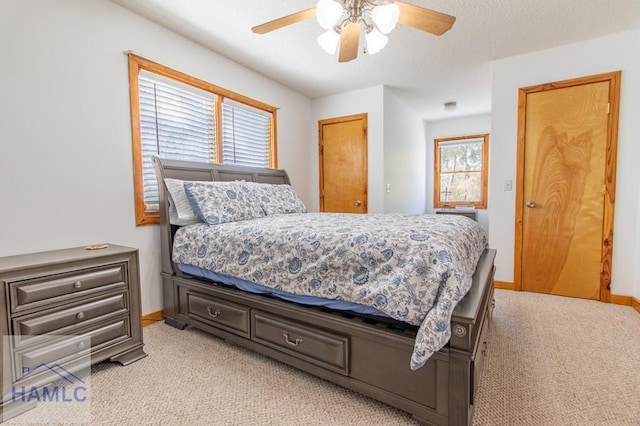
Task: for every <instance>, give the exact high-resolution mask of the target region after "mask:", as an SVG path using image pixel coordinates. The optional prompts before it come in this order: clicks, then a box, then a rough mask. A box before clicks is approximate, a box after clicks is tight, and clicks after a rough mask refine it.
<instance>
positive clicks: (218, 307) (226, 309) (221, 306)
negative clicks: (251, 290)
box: [187, 293, 249, 337]
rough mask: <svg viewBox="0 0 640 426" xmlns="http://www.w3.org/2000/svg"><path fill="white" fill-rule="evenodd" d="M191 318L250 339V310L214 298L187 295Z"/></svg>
mask: <svg viewBox="0 0 640 426" xmlns="http://www.w3.org/2000/svg"><path fill="white" fill-rule="evenodd" d="M187 301H188V310H189V311H188V312H189V316H190V317H192V318H195V319H197V320H199V321H202V322H204V323H207V324H210V325H214V326H216V327H218V328H221V329H223V330H227V331H230V332H232V333H235V334H239V335H241V336H244V337H249V308H247V307H246V306H242V305H238V304H236V303H233V302H229V301H226V300H222V299H216V298H214V297H209V296H206V297H203V296H197V295H195V294H192V293H188V294H187Z"/></svg>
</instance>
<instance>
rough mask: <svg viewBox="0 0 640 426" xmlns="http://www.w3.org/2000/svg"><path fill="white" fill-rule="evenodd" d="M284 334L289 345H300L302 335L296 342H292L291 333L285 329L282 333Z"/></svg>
mask: <svg viewBox="0 0 640 426" xmlns="http://www.w3.org/2000/svg"><path fill="white" fill-rule="evenodd" d="M282 335H283V336H284V341H285V342H287V345H290V346H298V345H299V344H300V343H302V337H298V338H297V339H296V341H295V342H292V341H291V340H289V333H287V332H286V331H285V332H284V333H282Z"/></svg>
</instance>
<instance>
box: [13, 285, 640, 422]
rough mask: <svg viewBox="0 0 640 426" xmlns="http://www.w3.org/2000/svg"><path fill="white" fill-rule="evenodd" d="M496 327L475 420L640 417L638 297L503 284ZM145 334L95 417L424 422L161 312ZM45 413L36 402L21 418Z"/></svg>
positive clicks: (102, 376)
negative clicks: (588, 296) (564, 293)
mask: <svg viewBox="0 0 640 426" xmlns="http://www.w3.org/2000/svg"><path fill="white" fill-rule="evenodd" d="M491 335H492V342H491V347H490V350H489V352H488V355H487V358H486V368H485V372H484V376H483V378H482V382H481V384H480V387H479V392H478V395H477V400H476V413H475V419H474V425H554V426H555V425H638V424H640V314H638V312H636V311H635V310H633V309H632V308H628V307H621V306H615V305H608V304H603V303H599V302H591V301H585V300H578V299H568V298H561V297H554V296H546V295H539V294H532V293H520V292H509V291H499V290H498V291H496V310H495V312H494V318H493V325H492V329H491ZM144 340H145V350H146V351H147V353H148V354H149V356H148V357H147V358H145V359H143V360H141V361H138V362H136V363H134V364H131V365H129V366H127V367H122V366H120V365H117V364H110V363H101V364H99V365H97V366H95V367H94V368H93V370H92V378H91V388H92V393H91V404H92V416H93V422H92V423H93V424H101V425H303V424H304V425H414V424H417V423H415V422H414V421H413V420H412V419H411V418H410V416H409V415H407V414H405V413H403V412H401V411H398V410H395V409H393V408H391V407H389V406H387V405H385V404H381V403H378V402H376V401H374V400H372V399H369V398H367V397H364V396H362V395H359V394H357V393H354V392H350V391H348V390H345V389H344V388H342V387H340V386H336V385H333V384H331V383H329V382H326V381H324V380H321V379H317V378H314V377H312V376H310V375H308V374H306V373H303V372H300V371H298V370H296V369H294V368H290V367H287V366H285V365H283V364H281V363H279V362H276V361H272V360H270V359H268V358H266V357H263V356H260V355H256V354H253V353H251V352H249V351H247V350H244V349H242V348H239V347H237V346H234V345H230V344H228V343H225V342H224V341H222V340H220V339H217V338H214V337H212V336H210V335H208V334H206V333H203V332H199V331H195V330H184V331H180V330H176V329H173V328H171V327H169V326H167V325H165V324H163V323H158V324H154V325H151V326H149V327H147V328H145V329H144ZM407 362H408V361H407ZM40 416H46V413H45V412H43V410H42V409H40V408H39V409H36V410H32V411H30V412H27V413H25V414H24V415H22V416H20V417H18V418H17V419H16V420H20V421H21V422H29V421H37V419H38V418H40V419H42V418H43V417H40Z"/></svg>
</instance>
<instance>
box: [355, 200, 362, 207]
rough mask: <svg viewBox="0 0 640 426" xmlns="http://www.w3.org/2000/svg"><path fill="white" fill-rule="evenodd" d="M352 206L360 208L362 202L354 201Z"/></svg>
mask: <svg viewBox="0 0 640 426" xmlns="http://www.w3.org/2000/svg"><path fill="white" fill-rule="evenodd" d="M353 204H354V205H355V206H358V207H359V206H361V205H362V201H360V200H356V202H355V203H353Z"/></svg>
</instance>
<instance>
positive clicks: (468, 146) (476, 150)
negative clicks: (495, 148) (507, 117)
mask: <svg viewBox="0 0 640 426" xmlns="http://www.w3.org/2000/svg"><path fill="white" fill-rule="evenodd" d="M434 150H435V168H434V186H435V188H434V203H433V205H434V208H454V207H457V206H473V207H475V208H477V209H486V208H487V175H488V173H487V164H488V158H489V135H488V134H484V135H471V136H460V137H455V138H442V139H435V140H434Z"/></svg>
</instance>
